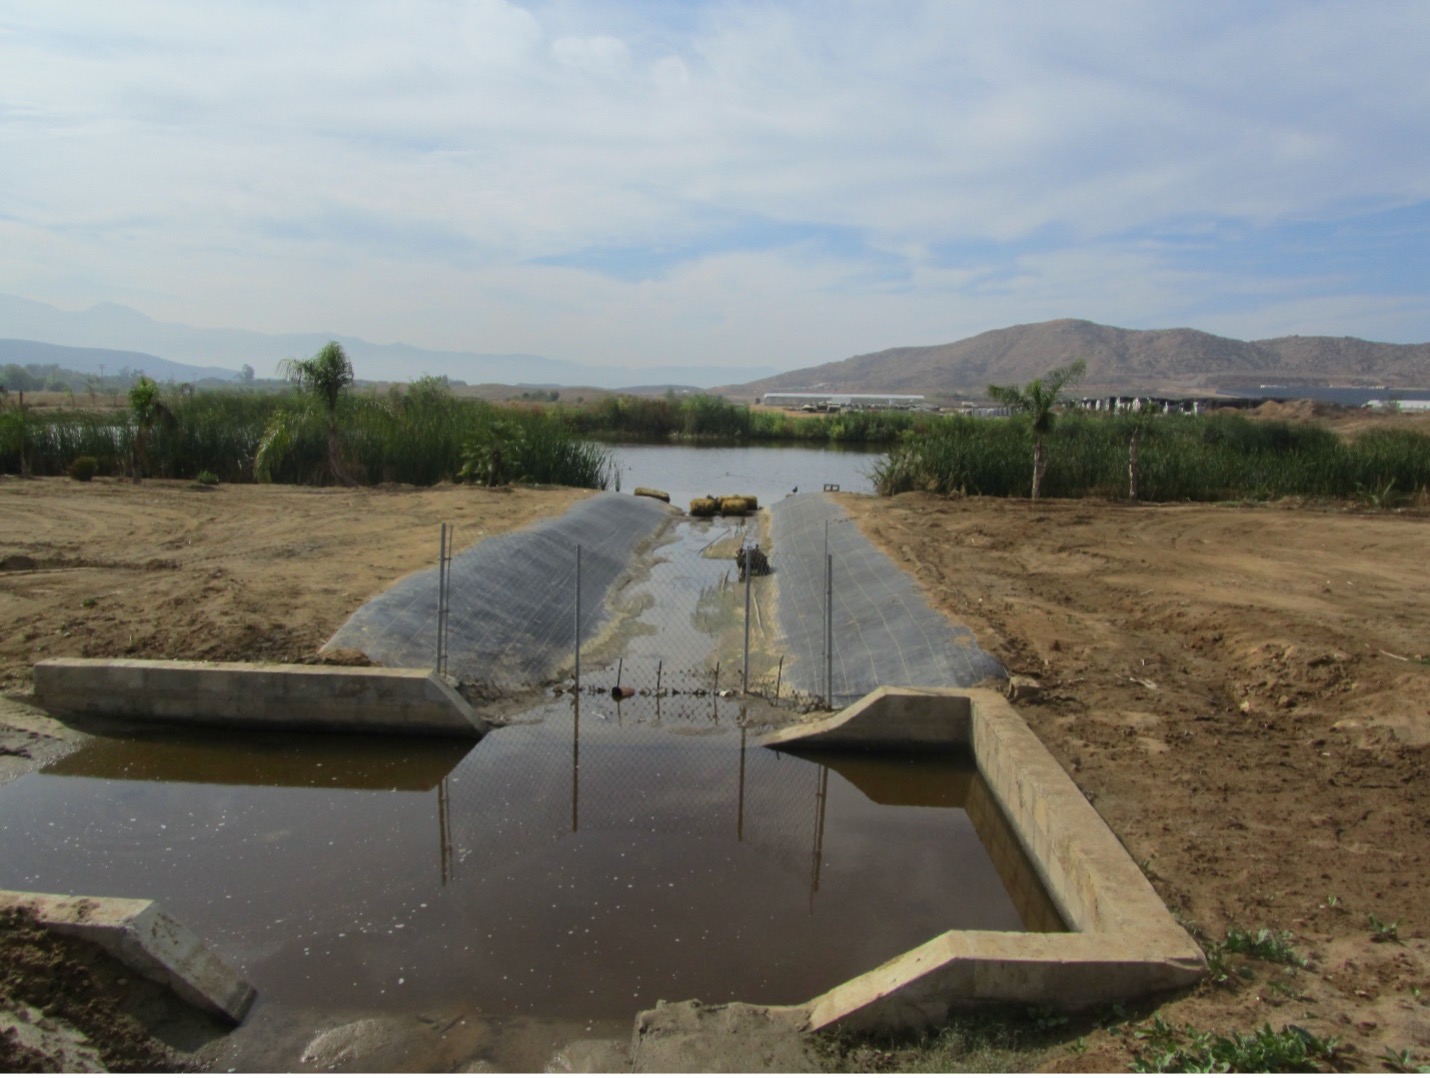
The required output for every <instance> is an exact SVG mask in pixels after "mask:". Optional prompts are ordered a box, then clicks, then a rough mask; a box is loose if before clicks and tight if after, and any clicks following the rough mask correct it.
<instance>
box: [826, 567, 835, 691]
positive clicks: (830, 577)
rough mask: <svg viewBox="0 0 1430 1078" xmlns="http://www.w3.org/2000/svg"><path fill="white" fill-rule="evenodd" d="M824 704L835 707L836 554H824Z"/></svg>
mask: <svg viewBox="0 0 1430 1078" xmlns="http://www.w3.org/2000/svg"><path fill="white" fill-rule="evenodd" d="M824 704H825V706H826V707H828V708H830V709H833V707H834V555H833V554H826V555H825V556H824Z"/></svg>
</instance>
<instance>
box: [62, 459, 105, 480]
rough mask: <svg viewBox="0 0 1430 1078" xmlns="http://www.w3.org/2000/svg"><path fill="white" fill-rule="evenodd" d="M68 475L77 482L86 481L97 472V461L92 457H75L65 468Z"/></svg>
mask: <svg viewBox="0 0 1430 1078" xmlns="http://www.w3.org/2000/svg"><path fill="white" fill-rule="evenodd" d="M67 470H68V472H69V477H70V478H71V479H73V480H75V481H76V482H79V483H88V482H89V481H90V480H91V479H93V478H94V477H95V476H96V475H98V474H99V461H97V460H95V459H94V458H93V457H89V456H84V457H75V458H74V460H72V461H70V466H69V468H68V469H67Z"/></svg>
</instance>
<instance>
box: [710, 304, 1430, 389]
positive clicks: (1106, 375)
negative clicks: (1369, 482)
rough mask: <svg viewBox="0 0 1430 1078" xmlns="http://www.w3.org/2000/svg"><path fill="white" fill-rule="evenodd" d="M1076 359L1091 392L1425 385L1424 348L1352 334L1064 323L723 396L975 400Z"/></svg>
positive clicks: (911, 351) (1428, 348)
mask: <svg viewBox="0 0 1430 1078" xmlns="http://www.w3.org/2000/svg"><path fill="white" fill-rule="evenodd" d="M1076 359H1084V360H1086V362H1087V375H1086V377H1085V378H1084V379H1083V381H1082V383H1081V385H1082V387H1083V388H1084V389H1085V390H1086V391H1088V392H1091V393H1096V392H1153V393H1165V394H1178V393H1184V394H1199V393H1207V392H1210V391H1212V390H1215V389H1221V390H1223V391H1233V392H1236V391H1244V390H1254V389H1255V388H1256V387H1258V386H1262V385H1279V386H1285V385H1292V386H1294V385H1307V386H1310V385H1330V384H1336V385H1361V386H1389V387H1392V388H1399V387H1417V388H1418V387H1424V386H1426V385H1430V344H1383V343H1379V342H1375V341H1365V340H1361V339H1359V338H1357V337H1277V338H1274V339H1271V340H1261V341H1239V340H1235V339H1233V338H1231V337H1218V336H1215V335H1213V334H1211V333H1203V332H1201V331H1200V330H1195V329H1155V330H1137V329H1119V328H1117V327H1116V326H1103V325H1098V324H1097V323H1095V322H1085V321H1081V320H1078V319H1071V318H1064V319H1058V320H1055V321H1051V322H1036V323H1032V324H1030V325H1022V326H1010V327H1009V328H1007V329H996V330H992V331H990V332H988V333H980V334H978V335H977V336H976V337H968V338H966V339H964V340H961V341H956V342H954V343H952V344H939V345H930V346H926V347H913V348H888V349H885V350H884V351H882V352H871V353H869V354H867V355H859V356H854V357H852V358H850V359H845V360H841V361H839V362H836V363H825V364H822V365H820V366H817V367H805V368H802V369H800V370H794V371H788V372H786V373H784V374H779V375H775V376H774V377H771V378H762V379H759V380H757V381H754V382H749V383H746V384H744V385H740V386H733V385H732V386H724V387H721V390H720V391H721V392H728V393H730V394H731V395H740V396H762V395H764V394H766V393H773V392H780V391H783V392H800V391H804V392H818V393H861V392H863V393H878V392H883V393H924V394H927V395H929V396H982V395H983V394H984V393H985V391H986V389H987V387H988V386H989V384H999V385H1004V384H1022V383H1025V382H1027V381H1030V380H1031V379H1033V378H1037V377H1039V376H1040V375H1043V374H1046V373H1047V372H1048V371H1049V370H1051V369H1052V368H1054V367H1058V366H1061V365H1063V364H1066V363H1070V362H1072V361H1074V360H1076Z"/></svg>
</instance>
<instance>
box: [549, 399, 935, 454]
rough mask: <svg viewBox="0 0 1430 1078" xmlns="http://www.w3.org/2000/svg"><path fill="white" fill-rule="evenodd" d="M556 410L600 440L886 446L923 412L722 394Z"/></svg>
mask: <svg viewBox="0 0 1430 1078" xmlns="http://www.w3.org/2000/svg"><path fill="white" fill-rule="evenodd" d="M560 414H561V415H562V416H563V417H564V419H565V421H566V422H567V423H568V424H569V425H570V427H571V429H573V430H574V431H576V432H578V433H580V434H583V435H586V436H588V437H594V438H601V439H603V440H605V441H641V442H663V441H684V442H703V441H714V442H733V443H749V442H755V443H759V442H802V443H812V444H842V445H892V444H893V443H894V442H895V441H896V440H897V439H898V438H899V436H900V435H902V434H904V433H906V432H908V431H910V430H914V429H916V428H918V427H920V426H926V425H927V423H928V417H926V416H922V415H918V414H916V413H913V412H907V411H892V410H890V411H859V412H843V413H839V414H835V415H795V414H792V413H789V412H776V411H765V410H760V411H757V410H755V409H753V408H750V407H749V406H748V405H744V404H736V403H734V402H733V401H728V400H725V399H724V398H723V397H716V396H712V395H710V394H708V393H697V394H694V395H692V396H688V397H675V396H673V395H672V396H666V397H631V396H613V397H607V398H605V399H603V400H601V401H598V402H596V403H593V404H589V405H584V406H581V407H577V408H563V409H561V410H560Z"/></svg>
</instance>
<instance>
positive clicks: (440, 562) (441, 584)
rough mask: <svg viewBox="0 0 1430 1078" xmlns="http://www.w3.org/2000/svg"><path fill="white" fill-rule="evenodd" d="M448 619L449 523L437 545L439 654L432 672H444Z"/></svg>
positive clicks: (434, 659) (439, 673)
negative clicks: (444, 640)
mask: <svg viewBox="0 0 1430 1078" xmlns="http://www.w3.org/2000/svg"><path fill="white" fill-rule="evenodd" d="M446 621H447V525H446V524H443V525H442V538H441V539H440V540H439V542H438V546H437V654H436V655H435V656H434V657H433V660H432V672H433V673H434V674H437V675H439V676H440V675H441V673H442V629H443V626H444V625H445V623H446Z"/></svg>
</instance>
